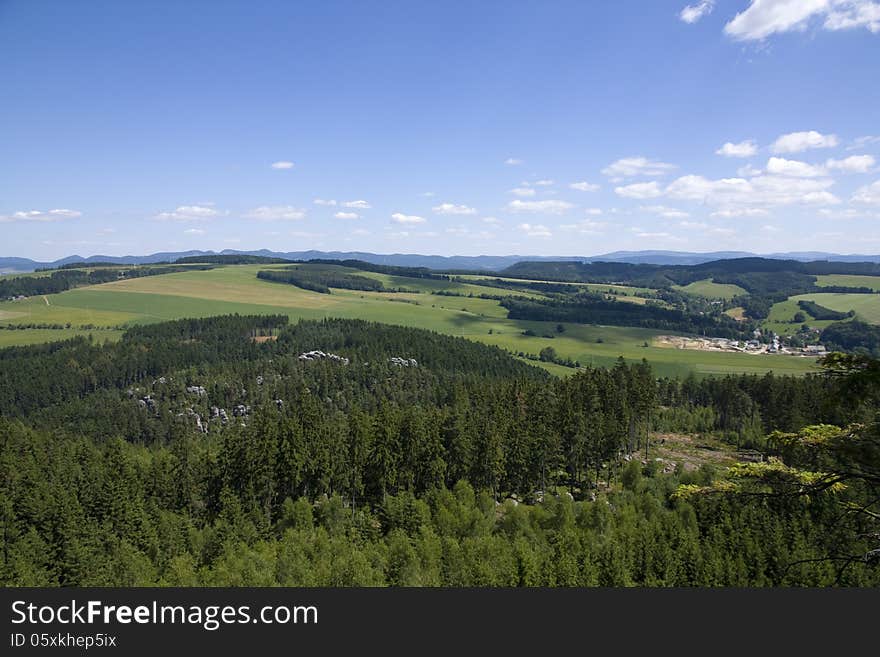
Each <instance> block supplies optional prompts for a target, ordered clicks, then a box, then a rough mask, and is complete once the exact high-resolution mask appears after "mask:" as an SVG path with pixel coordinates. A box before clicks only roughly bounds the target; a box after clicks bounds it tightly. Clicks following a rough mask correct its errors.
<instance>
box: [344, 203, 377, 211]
mask: <svg viewBox="0 0 880 657" xmlns="http://www.w3.org/2000/svg"><path fill="white" fill-rule="evenodd" d="M340 205H342V207H344V208H354V209H355V210H369V209H370V208H372V207H373V206H372V205H370V204H369V203H367V202H366V201H346V202H345V203H341V204H340Z"/></svg>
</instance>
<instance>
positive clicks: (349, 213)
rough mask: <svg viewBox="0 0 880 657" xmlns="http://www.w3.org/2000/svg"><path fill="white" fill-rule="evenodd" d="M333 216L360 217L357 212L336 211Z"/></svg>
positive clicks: (344, 217) (339, 217) (338, 217)
mask: <svg viewBox="0 0 880 657" xmlns="http://www.w3.org/2000/svg"><path fill="white" fill-rule="evenodd" d="M333 216H334V217H336V218H337V219H358V218H359V217H360V215H359V214H358V213H357V212H337V213H336V214H334V215H333Z"/></svg>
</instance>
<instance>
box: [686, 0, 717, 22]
mask: <svg viewBox="0 0 880 657" xmlns="http://www.w3.org/2000/svg"><path fill="white" fill-rule="evenodd" d="M714 6H715V0H700V2H698V3H696V4H694V5H687V6H686V7H685V8H684V9H682V10H681V13H680V14H679V15H678V17H679V19H680V20H682V21H684V22H685V23H688V24H693V23H696V22H697V21H698V20H700V19H701V18H702V17H703V16H706V15H707V14H710V13H712V8H713V7H714Z"/></svg>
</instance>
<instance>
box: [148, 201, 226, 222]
mask: <svg viewBox="0 0 880 657" xmlns="http://www.w3.org/2000/svg"><path fill="white" fill-rule="evenodd" d="M219 215H220V212H218V211H217V210H215V209H214V208H211V207H207V206H204V205H180V206H178V207H177V208H175V209H174V210H170V211H168V212H160V213H159V214H157V215H156V219H158V220H159V221H207V220H208V219H213V218H214V217H217V216H219Z"/></svg>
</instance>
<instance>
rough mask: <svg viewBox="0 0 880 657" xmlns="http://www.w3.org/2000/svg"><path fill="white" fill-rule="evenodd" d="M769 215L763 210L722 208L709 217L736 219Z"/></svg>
mask: <svg viewBox="0 0 880 657" xmlns="http://www.w3.org/2000/svg"><path fill="white" fill-rule="evenodd" d="M769 214H770V213H769V212H768V211H767V210H765V209H764V208H722V209H721V210H715V212H713V213H711V214H710V215H709V216H710V217H720V218H722V219H735V218H737V217H766V216H767V215H769Z"/></svg>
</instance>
